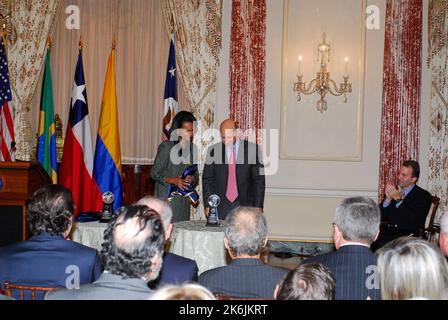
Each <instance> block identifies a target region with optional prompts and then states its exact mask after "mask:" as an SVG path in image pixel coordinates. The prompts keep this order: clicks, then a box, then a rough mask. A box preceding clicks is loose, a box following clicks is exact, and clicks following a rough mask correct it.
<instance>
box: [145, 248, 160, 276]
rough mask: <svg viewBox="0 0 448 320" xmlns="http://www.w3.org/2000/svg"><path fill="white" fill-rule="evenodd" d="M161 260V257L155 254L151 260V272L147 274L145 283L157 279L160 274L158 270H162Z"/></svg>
mask: <svg viewBox="0 0 448 320" xmlns="http://www.w3.org/2000/svg"><path fill="white" fill-rule="evenodd" d="M162 262H163V260H162V257H161V255H160V254H159V253H157V254H155V255H154V256H153V257H152V259H151V271H150V272H149V274H148V275H147V277H148V278H147V279H146V280H147V282H149V281H153V280H155V279H157V278H158V276H159V274H160V270H161V269H162V266H161V264H162Z"/></svg>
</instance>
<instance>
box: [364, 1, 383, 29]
mask: <svg viewBox="0 0 448 320" xmlns="http://www.w3.org/2000/svg"><path fill="white" fill-rule="evenodd" d="M366 28H367V30H380V28H381V15H380V8H379V7H378V6H375V5H370V6H368V7H367V8H366Z"/></svg>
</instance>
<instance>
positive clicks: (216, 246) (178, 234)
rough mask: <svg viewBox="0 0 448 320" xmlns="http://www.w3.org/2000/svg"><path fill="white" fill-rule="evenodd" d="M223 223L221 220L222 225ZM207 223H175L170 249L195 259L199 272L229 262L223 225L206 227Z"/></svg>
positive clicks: (201, 221) (198, 221)
mask: <svg viewBox="0 0 448 320" xmlns="http://www.w3.org/2000/svg"><path fill="white" fill-rule="evenodd" d="M223 223H224V222H223V221H221V225H223ZM205 224H206V221H205V220H192V221H182V222H176V223H174V224H173V226H174V227H173V234H172V236H171V246H170V249H169V251H170V252H172V253H175V254H177V255H180V256H183V257H186V258H189V259H193V260H195V261H196V263H197V264H198V268H199V274H201V273H202V272H204V271H207V270H210V269H214V268H218V267H222V266H225V265H226V264H227V254H226V250H225V248H224V230H223V227H222V226H221V227H205Z"/></svg>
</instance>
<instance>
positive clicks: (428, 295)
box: [378, 237, 448, 300]
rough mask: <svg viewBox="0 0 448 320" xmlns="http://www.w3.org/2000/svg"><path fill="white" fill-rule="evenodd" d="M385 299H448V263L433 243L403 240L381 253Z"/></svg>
mask: <svg viewBox="0 0 448 320" xmlns="http://www.w3.org/2000/svg"><path fill="white" fill-rule="evenodd" d="M378 254H379V256H378V273H379V277H380V285H381V295H382V298H383V299H384V300H404V299H430V300H446V299H448V294H447V290H448V264H447V262H446V260H445V258H444V256H443V255H442V253H441V252H440V250H439V249H438V248H437V247H436V246H435V245H433V244H431V243H429V242H427V241H425V240H422V239H417V238H412V237H403V238H398V239H396V240H394V241H392V242H389V243H388V244H386V245H385V246H384V247H383V248H381V249H380V250H378Z"/></svg>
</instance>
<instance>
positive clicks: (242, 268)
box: [199, 207, 287, 299]
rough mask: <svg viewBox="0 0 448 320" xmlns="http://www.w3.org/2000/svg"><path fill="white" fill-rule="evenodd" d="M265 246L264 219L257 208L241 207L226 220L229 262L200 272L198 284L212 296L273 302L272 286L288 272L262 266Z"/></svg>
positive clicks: (225, 239) (225, 233)
mask: <svg viewBox="0 0 448 320" xmlns="http://www.w3.org/2000/svg"><path fill="white" fill-rule="evenodd" d="M266 243H267V226H266V217H265V216H264V215H263V214H262V213H260V212H259V210H258V209H257V208H248V207H240V208H237V209H235V210H233V211H231V212H230V213H229V215H228V216H227V217H226V226H225V229H224V245H225V247H226V249H227V251H228V252H229V254H230V257H231V258H232V262H231V263H230V264H229V265H228V266H225V267H220V268H216V269H212V270H209V271H206V272H204V273H202V274H201V275H200V276H199V283H200V284H201V285H203V286H204V287H206V288H207V289H209V290H210V291H211V292H213V293H214V294H218V293H219V294H222V295H225V296H232V297H239V298H258V299H274V291H275V287H276V285H277V283H279V282H280V280H281V279H282V277H283V276H284V275H285V273H286V272H287V270H285V269H281V268H275V267H271V266H268V265H265V264H264V263H263V262H262V261H261V260H260V253H261V250H262V248H263V247H265V246H266Z"/></svg>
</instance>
